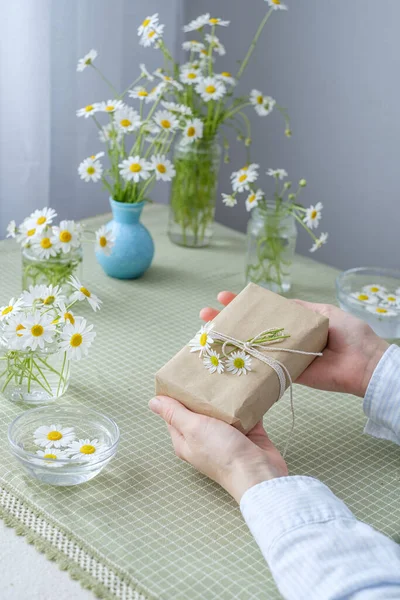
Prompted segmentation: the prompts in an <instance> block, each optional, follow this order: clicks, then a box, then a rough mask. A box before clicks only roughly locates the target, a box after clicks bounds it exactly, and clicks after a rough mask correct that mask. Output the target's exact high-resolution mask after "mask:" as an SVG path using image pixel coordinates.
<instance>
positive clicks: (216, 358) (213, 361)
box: [203, 350, 225, 374]
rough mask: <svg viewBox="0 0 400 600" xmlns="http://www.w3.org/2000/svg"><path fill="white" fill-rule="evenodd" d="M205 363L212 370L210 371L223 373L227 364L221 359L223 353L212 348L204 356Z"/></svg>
mask: <svg viewBox="0 0 400 600" xmlns="http://www.w3.org/2000/svg"><path fill="white" fill-rule="evenodd" d="M203 364H204V366H205V367H206V369H208V370H209V371H210V373H215V372H217V373H218V374H221V373H223V372H224V369H225V366H224V363H223V361H222V359H221V355H220V354H218V352H215V350H210V352H209V353H208V354H206V355H205V357H204V358H203Z"/></svg>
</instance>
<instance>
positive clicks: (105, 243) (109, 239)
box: [96, 225, 115, 256]
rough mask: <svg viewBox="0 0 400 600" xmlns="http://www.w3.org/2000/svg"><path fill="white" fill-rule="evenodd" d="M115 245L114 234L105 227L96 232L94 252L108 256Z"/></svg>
mask: <svg viewBox="0 0 400 600" xmlns="http://www.w3.org/2000/svg"><path fill="white" fill-rule="evenodd" d="M114 244H115V234H114V233H113V232H112V230H111V229H107V227H106V226H105V225H103V226H102V227H100V229H98V230H97V231H96V252H103V254H106V255H107V256H109V255H110V254H111V250H112V248H113V246H114Z"/></svg>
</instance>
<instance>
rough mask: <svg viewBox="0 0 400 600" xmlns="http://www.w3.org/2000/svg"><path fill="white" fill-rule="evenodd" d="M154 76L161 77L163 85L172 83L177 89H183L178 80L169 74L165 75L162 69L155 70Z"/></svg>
mask: <svg viewBox="0 0 400 600" xmlns="http://www.w3.org/2000/svg"><path fill="white" fill-rule="evenodd" d="M155 75H156V77H159V78H160V79H162V81H163V82H164V83H165V85H172V86H173V87H174V88H176V89H177V90H179V91H181V90H183V86H182V85H181V84H180V83H179V81H175V79H173V78H172V77H171V76H170V75H165V74H164V73H163V72H162V71H155Z"/></svg>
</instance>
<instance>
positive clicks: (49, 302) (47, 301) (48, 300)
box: [43, 296, 56, 304]
mask: <svg viewBox="0 0 400 600" xmlns="http://www.w3.org/2000/svg"><path fill="white" fill-rule="evenodd" d="M55 299H56V298H55V296H47V298H46V299H45V300H43V304H54V300H55Z"/></svg>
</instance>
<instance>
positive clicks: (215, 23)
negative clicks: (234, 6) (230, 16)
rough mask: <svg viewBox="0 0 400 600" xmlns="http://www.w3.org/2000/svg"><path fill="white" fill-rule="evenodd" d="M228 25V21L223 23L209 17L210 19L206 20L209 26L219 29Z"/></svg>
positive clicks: (216, 18)
mask: <svg viewBox="0 0 400 600" xmlns="http://www.w3.org/2000/svg"><path fill="white" fill-rule="evenodd" d="M229 23H230V21H223V20H222V19H219V18H218V17H211V19H208V24H209V25H219V27H228V25H229Z"/></svg>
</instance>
